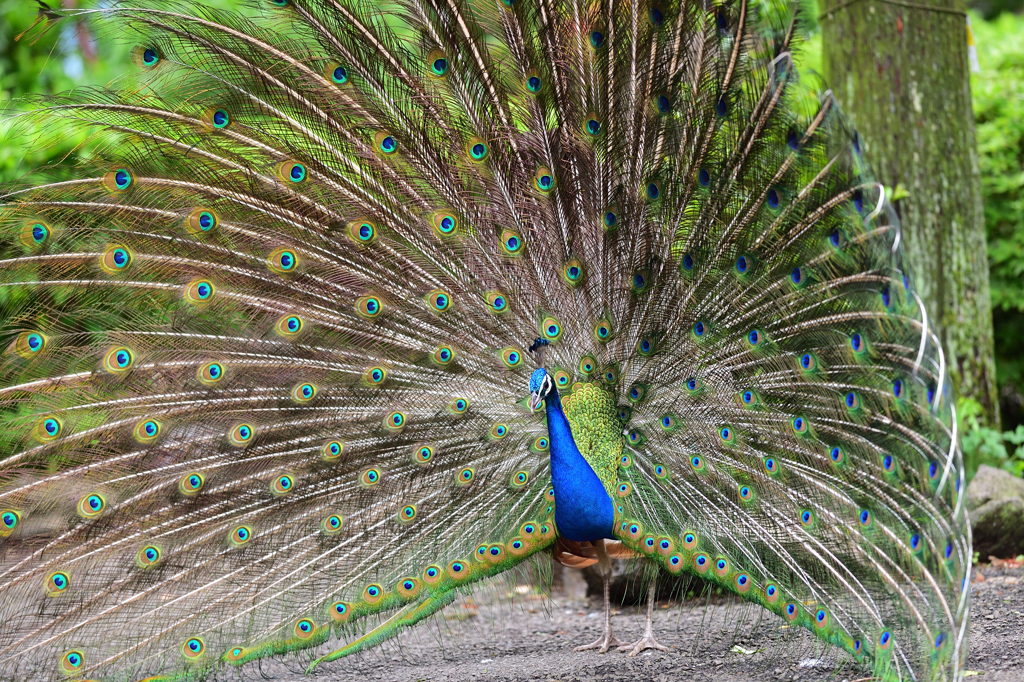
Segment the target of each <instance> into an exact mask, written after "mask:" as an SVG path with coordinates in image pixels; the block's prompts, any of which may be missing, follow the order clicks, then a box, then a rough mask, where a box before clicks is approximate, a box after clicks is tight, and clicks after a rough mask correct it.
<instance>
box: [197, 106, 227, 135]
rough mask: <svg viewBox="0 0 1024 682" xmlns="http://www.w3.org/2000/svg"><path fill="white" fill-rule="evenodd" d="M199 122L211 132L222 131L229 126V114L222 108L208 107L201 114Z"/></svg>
mask: <svg viewBox="0 0 1024 682" xmlns="http://www.w3.org/2000/svg"><path fill="white" fill-rule="evenodd" d="M201 120H202V122H203V125H204V126H205V127H207V128H209V129H211V130H224V129H225V128H227V127H229V126H230V125H231V114H230V113H229V112H228V110H227V109H225V108H223V107H210V108H209V109H207V110H206V111H204V112H203V116H202V119H201Z"/></svg>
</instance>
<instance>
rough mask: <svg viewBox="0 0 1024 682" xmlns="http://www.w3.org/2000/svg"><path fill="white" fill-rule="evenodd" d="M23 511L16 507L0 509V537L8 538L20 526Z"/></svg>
mask: <svg viewBox="0 0 1024 682" xmlns="http://www.w3.org/2000/svg"><path fill="white" fill-rule="evenodd" d="M20 523H21V513H20V512H18V511H17V510H16V509H3V510H0V538H6V537H8V536H9V535H10V534H11V533H13V532H14V531H15V530H17V528H18V524H20Z"/></svg>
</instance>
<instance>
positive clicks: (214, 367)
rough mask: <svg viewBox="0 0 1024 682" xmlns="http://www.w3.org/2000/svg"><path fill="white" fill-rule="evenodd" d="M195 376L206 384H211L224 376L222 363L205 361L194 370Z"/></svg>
mask: <svg viewBox="0 0 1024 682" xmlns="http://www.w3.org/2000/svg"><path fill="white" fill-rule="evenodd" d="M196 377H197V378H198V379H199V381H201V382H202V383H204V384H206V385H207V386H213V385H215V384H217V383H218V382H219V381H220V380H221V379H223V378H224V365H222V364H220V363H219V362H207V363H205V364H203V365H200V367H199V369H198V370H196Z"/></svg>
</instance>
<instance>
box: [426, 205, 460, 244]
mask: <svg viewBox="0 0 1024 682" xmlns="http://www.w3.org/2000/svg"><path fill="white" fill-rule="evenodd" d="M430 226H431V227H432V228H434V232H436V233H437V235H438V236H439V237H441V238H443V239H448V238H450V237H454V236H455V235H456V234H458V232H459V219H458V218H457V217H456V216H455V214H454V213H452V212H451V211H446V210H440V211H434V212H433V213H431V214H430Z"/></svg>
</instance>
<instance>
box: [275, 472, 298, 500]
mask: <svg viewBox="0 0 1024 682" xmlns="http://www.w3.org/2000/svg"><path fill="white" fill-rule="evenodd" d="M294 489H295V477H294V476H292V475H290V474H282V475H280V476H278V477H277V478H275V479H274V480H273V481H271V482H270V494H271V495H274V496H275V497H280V496H281V495H287V494H288V493H290V492H291V491H292V490H294Z"/></svg>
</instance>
